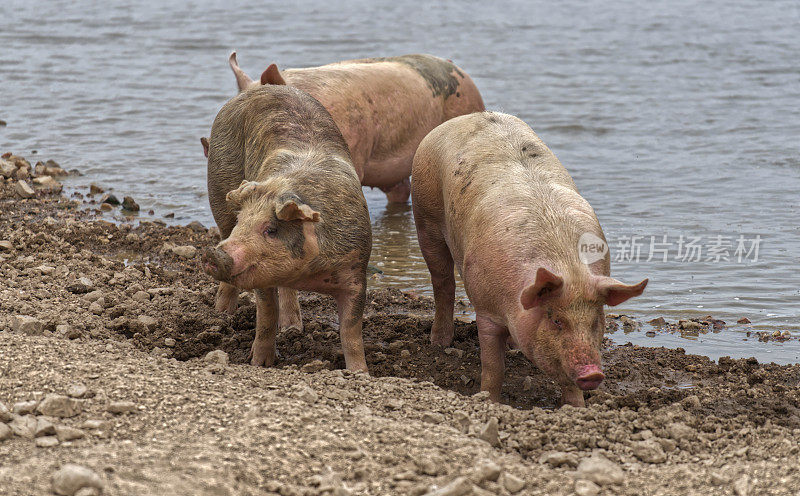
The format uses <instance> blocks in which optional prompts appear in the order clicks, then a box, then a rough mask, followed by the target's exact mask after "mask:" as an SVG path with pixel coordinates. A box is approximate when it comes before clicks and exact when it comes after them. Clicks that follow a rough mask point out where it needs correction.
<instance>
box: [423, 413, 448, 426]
mask: <svg viewBox="0 0 800 496" xmlns="http://www.w3.org/2000/svg"><path fill="white" fill-rule="evenodd" d="M422 421H423V422H427V423H429V424H441V423H442V422H444V415H442V414H441V413H436V412H425V413H423V414H422Z"/></svg>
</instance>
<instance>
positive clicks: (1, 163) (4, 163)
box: [0, 158, 17, 178]
mask: <svg viewBox="0 0 800 496" xmlns="http://www.w3.org/2000/svg"><path fill="white" fill-rule="evenodd" d="M15 172H17V166H16V165H14V162H11V161H10V160H6V159H4V158H0V176H3V177H5V178H9V177H14V173H15Z"/></svg>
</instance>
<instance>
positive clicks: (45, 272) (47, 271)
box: [36, 265, 56, 276]
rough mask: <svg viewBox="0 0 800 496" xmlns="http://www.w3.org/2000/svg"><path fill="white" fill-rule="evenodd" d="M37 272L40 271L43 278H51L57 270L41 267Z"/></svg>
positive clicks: (45, 266)
mask: <svg viewBox="0 0 800 496" xmlns="http://www.w3.org/2000/svg"><path fill="white" fill-rule="evenodd" d="M36 270H38V271H39V272H40V273H41V274H42V275H43V276H49V275H50V274H52V273H53V272H55V271H56V268H55V267H51V266H50V265H40V266H38V267H36Z"/></svg>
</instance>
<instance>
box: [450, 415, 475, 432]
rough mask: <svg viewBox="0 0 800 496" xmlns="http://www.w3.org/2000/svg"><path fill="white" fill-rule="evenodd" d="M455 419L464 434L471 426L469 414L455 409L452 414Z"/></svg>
mask: <svg viewBox="0 0 800 496" xmlns="http://www.w3.org/2000/svg"><path fill="white" fill-rule="evenodd" d="M454 417H455V420H456V425H457V426H458V428H459V429H460V430H461V432H463V433H464V434H467V433H468V432H469V428H470V427H471V426H472V420H470V418H469V415H467V414H466V413H464V412H462V411H457V412H456V413H455V415H454Z"/></svg>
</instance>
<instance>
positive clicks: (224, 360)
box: [203, 350, 228, 365]
mask: <svg viewBox="0 0 800 496" xmlns="http://www.w3.org/2000/svg"><path fill="white" fill-rule="evenodd" d="M203 360H204V361H206V362H211V363H218V364H220V365H228V354H227V353H225V352H224V351H222V350H214V351H209V352H208V353H206V356H205V357H204V358H203Z"/></svg>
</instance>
